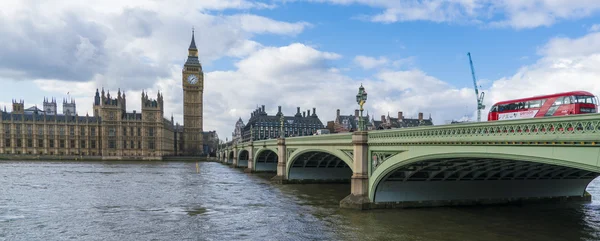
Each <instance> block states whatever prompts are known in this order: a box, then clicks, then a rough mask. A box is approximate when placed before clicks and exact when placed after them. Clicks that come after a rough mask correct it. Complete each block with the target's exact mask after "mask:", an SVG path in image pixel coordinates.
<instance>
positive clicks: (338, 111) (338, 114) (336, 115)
mask: <svg viewBox="0 0 600 241" xmlns="http://www.w3.org/2000/svg"><path fill="white" fill-rule="evenodd" d="M335 117H336V118H337V117H340V109H337V112H336V114H335Z"/></svg>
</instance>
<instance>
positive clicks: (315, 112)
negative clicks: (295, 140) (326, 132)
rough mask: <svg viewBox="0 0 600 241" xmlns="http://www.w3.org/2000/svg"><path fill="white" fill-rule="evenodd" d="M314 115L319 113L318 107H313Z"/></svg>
mask: <svg viewBox="0 0 600 241" xmlns="http://www.w3.org/2000/svg"><path fill="white" fill-rule="evenodd" d="M313 115H315V116H316V115H317V108H315V107H313Z"/></svg>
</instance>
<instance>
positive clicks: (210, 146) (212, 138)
mask: <svg viewBox="0 0 600 241" xmlns="http://www.w3.org/2000/svg"><path fill="white" fill-rule="evenodd" d="M202 138H204V140H203V142H202V143H204V150H203V151H204V152H203V153H204V154H205V155H209V156H216V151H217V145H218V144H219V135H217V132H216V131H205V132H203V133H202Z"/></svg>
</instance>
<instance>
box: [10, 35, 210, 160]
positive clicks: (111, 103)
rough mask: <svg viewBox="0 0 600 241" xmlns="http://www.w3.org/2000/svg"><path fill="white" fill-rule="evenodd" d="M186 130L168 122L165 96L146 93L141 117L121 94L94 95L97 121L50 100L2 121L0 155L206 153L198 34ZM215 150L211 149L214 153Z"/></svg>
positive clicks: (191, 52) (189, 72)
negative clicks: (129, 108) (58, 107)
mask: <svg viewBox="0 0 600 241" xmlns="http://www.w3.org/2000/svg"><path fill="white" fill-rule="evenodd" d="M182 82H183V83H182V88H183V92H184V96H183V102H184V106H183V112H184V125H183V126H180V125H178V124H177V125H175V124H174V123H173V117H171V120H167V119H165V118H163V115H164V108H163V107H164V105H163V96H162V94H160V93H158V94H157V97H156V99H151V98H150V97H149V96H148V95H147V94H146V93H144V92H142V97H141V103H142V104H141V109H142V111H141V113H136V112H135V111H133V112H132V113H127V112H126V103H127V102H126V96H125V93H123V94H121V91H120V90H119V91H118V94H117V97H115V98H112V97H111V96H110V93H107V94H105V92H104V89H102V93H101V94H100V93H99V92H98V90H96V95H95V96H94V105H93V111H94V115H93V116H88V115H87V114H86V116H85V117H84V116H78V115H77V112H76V108H75V107H76V106H75V102H74V101H73V100H71V101H70V102H68V101H64V102H63V112H64V113H63V114H58V113H57V110H56V101H55V100H51V101H48V100H46V99H44V104H43V108H44V110H40V109H38V108H37V107H31V108H28V109H25V108H24V102H23V101H13V109H12V112H7V111H6V109H5V110H4V111H2V112H1V113H0V114H1V116H0V117H1V118H0V154H20V155H23V154H24V155H60V156H63V155H65V156H67V155H68V156H99V157H102V158H103V159H123V158H127V159H132V158H133V159H136V158H139V159H162V157H163V156H171V155H198V154H201V153H203V151H204V149H207V148H205V147H204V146H203V139H204V138H203V128H202V122H203V115H202V111H203V109H202V104H203V103H202V99H203V90H204V89H203V88H204V74H203V72H202V66H201V64H200V62H199V60H198V49H197V48H196V44H195V41H194V34H193V33H192V41H191V43H190V46H189V48H188V59H187V61H186V63H185V65H184V68H183V70H182ZM209 150H210V149H209Z"/></svg>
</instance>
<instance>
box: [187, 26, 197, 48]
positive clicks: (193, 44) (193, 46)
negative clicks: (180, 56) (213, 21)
mask: <svg viewBox="0 0 600 241" xmlns="http://www.w3.org/2000/svg"><path fill="white" fill-rule="evenodd" d="M188 49H196V41H195V40H194V30H192V42H191V43H190V47H189V48H188Z"/></svg>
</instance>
